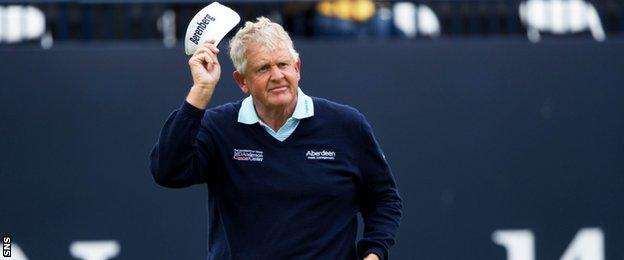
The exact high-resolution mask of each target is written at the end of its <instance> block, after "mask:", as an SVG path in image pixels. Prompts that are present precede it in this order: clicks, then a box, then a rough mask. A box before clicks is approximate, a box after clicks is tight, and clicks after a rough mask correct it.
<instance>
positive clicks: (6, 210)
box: [0, 40, 624, 260]
mask: <svg viewBox="0 0 624 260" xmlns="http://www.w3.org/2000/svg"><path fill="white" fill-rule="evenodd" d="M295 44H296V45H297V46H298V48H299V50H300V52H301V57H302V61H303V75H302V77H303V78H302V83H301V86H302V88H303V89H304V90H305V91H306V93H307V94H310V95H314V96H321V97H325V98H329V99H332V100H335V101H338V102H342V103H346V104H350V105H352V106H354V107H356V108H358V109H360V110H361V111H362V112H363V113H364V114H365V115H366V116H367V117H368V119H369V121H370V122H371V124H372V125H373V127H374V129H375V131H376V134H377V137H378V139H379V141H380V143H381V145H382V147H383V149H384V151H385V154H386V156H387V158H388V161H389V162H390V163H391V165H392V168H393V170H394V174H395V176H396V179H397V181H398V184H399V188H400V192H401V195H402V196H403V198H404V207H405V210H404V219H403V222H402V224H401V228H400V231H399V235H398V237H397V244H396V246H395V247H394V248H393V249H392V251H391V256H392V258H393V259H505V257H506V253H505V252H506V251H505V249H504V248H503V247H501V246H499V245H496V244H495V243H494V242H493V241H492V239H491V236H492V233H493V232H494V231H495V230H501V229H530V230H532V231H533V232H534V234H535V237H536V256H537V259H540V260H541V259H559V257H560V256H561V255H562V254H563V252H564V251H565V249H566V247H567V246H568V244H569V243H570V242H571V240H572V238H573V237H574V235H575V234H576V232H577V231H578V230H579V229H581V228H584V227H598V228H601V229H602V231H603V232H604V238H605V242H604V243H605V250H606V259H607V260H611V259H613V260H617V259H624V249H622V245H624V222H623V221H624V209H623V208H622V205H623V204H624V188H623V187H624V135H623V134H622V133H623V132H624V48H623V47H624V44H623V43H622V42H618V41H611V42H608V43H602V44H597V43H593V42H577V41H573V42H567V43H557V42H551V43H541V44H529V43H526V42H523V41H494V40H488V41H477V40H469V41H454V42H446V41H434V42H408V41H405V42H400V41H399V42H395V41H393V42H386V41H380V42H368V43H365V42H337V41H336V42H331V41H330V42H304V41H297V42H296V43H295ZM221 49H223V50H225V49H226V47H225V46H221ZM225 54H226V53H223V54H222V55H221V62H222V63H223V64H224V70H223V71H224V75H223V76H222V80H221V83H220V85H219V86H218V89H217V91H216V94H215V97H214V99H213V103H212V104H213V105H214V104H222V103H224V102H228V101H233V100H237V99H240V98H242V97H243V96H242V95H241V93H240V91H239V90H238V89H237V87H235V84H234V82H233V81H232V79H231V76H230V72H231V71H232V67H231V64H230V62H229V60H228V58H227V55H225ZM186 63H187V58H186V57H185V56H184V55H183V51H182V49H181V48H176V49H163V48H162V47H160V46H159V45H158V44H156V43H154V44H141V45H138V44H137V45H131V44H126V45H115V46H109V45H91V46H84V45H82V46H71V45H61V46H55V47H54V48H53V49H52V50H49V51H42V50H32V49H22V48H18V49H13V50H7V49H4V50H0V85H1V87H0V136H1V138H0V195H1V198H2V205H0V233H3V234H10V235H12V236H13V240H14V242H15V243H17V244H18V245H19V246H20V247H21V248H22V249H23V251H24V252H25V254H26V255H27V256H28V257H29V259H71V258H72V257H71V256H70V254H69V249H68V248H69V244H70V243H71V242H72V241H76V240H106V239H114V240H117V241H118V242H119V244H120V245H121V251H120V255H119V256H118V259H202V258H203V257H205V254H206V245H205V243H206V235H205V233H206V208H205V202H206V198H205V195H206V192H205V188H204V187H203V186H197V187H193V188H188V189H180V190H174V189H165V188H161V187H158V186H157V185H156V184H154V182H153V181H152V178H151V175H150V174H149V172H148V169H147V164H148V161H147V156H148V153H149V151H150V149H151V146H152V144H153V143H154V142H155V140H156V138H157V135H158V132H159V130H160V127H161V125H162V123H163V121H164V120H165V119H166V118H167V116H168V114H169V113H170V111H171V110H173V109H175V108H176V107H177V106H178V105H180V104H181V102H182V101H183V99H184V97H185V94H186V92H187V90H188V88H189V86H190V84H191V79H190V73H189V72H188V70H187V64H186Z"/></svg>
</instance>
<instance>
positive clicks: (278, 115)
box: [254, 94, 298, 132]
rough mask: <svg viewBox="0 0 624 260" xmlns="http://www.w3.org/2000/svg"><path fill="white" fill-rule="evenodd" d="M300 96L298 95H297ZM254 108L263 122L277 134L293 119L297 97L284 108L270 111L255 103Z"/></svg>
mask: <svg viewBox="0 0 624 260" xmlns="http://www.w3.org/2000/svg"><path fill="white" fill-rule="evenodd" d="M297 95H298V94H297ZM254 107H255V109H256V113H257V114H258V117H259V118H260V120H262V122H264V123H265V124H266V125H268V126H269V127H271V129H273V131H275V132H277V130H279V129H280V128H282V126H283V125H284V124H285V123H286V120H288V118H290V117H292V115H293V113H294V112H295V107H297V96H295V98H293V101H292V102H290V103H289V104H287V105H285V106H283V107H275V108H273V109H268V108H265V107H263V106H262V105H257V104H256V102H255V101H254Z"/></svg>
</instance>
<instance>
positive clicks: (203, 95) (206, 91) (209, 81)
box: [186, 40, 221, 109]
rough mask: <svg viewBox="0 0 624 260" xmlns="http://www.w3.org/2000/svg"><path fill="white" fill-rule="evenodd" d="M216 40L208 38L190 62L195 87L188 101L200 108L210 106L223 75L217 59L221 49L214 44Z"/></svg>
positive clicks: (187, 98)
mask: <svg viewBox="0 0 624 260" xmlns="http://www.w3.org/2000/svg"><path fill="white" fill-rule="evenodd" d="M214 42H215V41H214V40H208V41H206V42H205V43H204V44H202V45H201V46H200V47H199V48H197V50H196V51H195V53H194V54H193V56H192V57H191V58H190V59H189V62H188V64H189V67H190V69H191V75H192V76H193V87H191V90H190V92H189V94H188V96H187V97H186V101H187V102H189V103H190V104H191V105H193V106H195V107H197V108H200V109H205V108H206V107H207V106H208V103H209V102H210V98H211V97H212V93H213V92H214V89H215V87H216V86H217V83H218V82H219V78H220V77H221V65H220V64H219V60H218V59H217V54H218V53H219V49H217V47H216V46H214Z"/></svg>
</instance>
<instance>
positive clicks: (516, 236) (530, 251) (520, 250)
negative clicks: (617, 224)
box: [492, 228, 605, 260]
mask: <svg viewBox="0 0 624 260" xmlns="http://www.w3.org/2000/svg"><path fill="white" fill-rule="evenodd" d="M492 240H493V241H494V243H495V244H498V245H501V246H503V247H505V249H506V250H507V260H534V259H535V236H534V235H533V232H532V231H531V230H497V231H494V233H493V234H492ZM604 258H605V256H604V234H603V232H602V230H601V229H600V228H583V229H581V230H579V232H578V233H576V236H574V239H572V242H570V245H569V246H568V248H566V250H565V252H564V253H563V256H561V258H560V260H604Z"/></svg>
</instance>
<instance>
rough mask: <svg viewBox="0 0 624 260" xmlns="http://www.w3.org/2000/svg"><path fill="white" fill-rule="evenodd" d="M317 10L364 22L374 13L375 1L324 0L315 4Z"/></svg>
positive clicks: (321, 12)
mask: <svg viewBox="0 0 624 260" xmlns="http://www.w3.org/2000/svg"><path fill="white" fill-rule="evenodd" d="M317 11H318V12H319V13H320V14H322V15H324V16H328V17H336V18H339V19H342V20H347V21H355V22H364V21H367V20H369V19H370V18H371V17H373V15H375V3H374V2H373V1H372V0H326V1H321V2H320V3H319V4H318V5H317Z"/></svg>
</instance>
